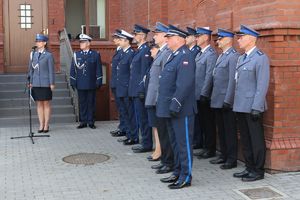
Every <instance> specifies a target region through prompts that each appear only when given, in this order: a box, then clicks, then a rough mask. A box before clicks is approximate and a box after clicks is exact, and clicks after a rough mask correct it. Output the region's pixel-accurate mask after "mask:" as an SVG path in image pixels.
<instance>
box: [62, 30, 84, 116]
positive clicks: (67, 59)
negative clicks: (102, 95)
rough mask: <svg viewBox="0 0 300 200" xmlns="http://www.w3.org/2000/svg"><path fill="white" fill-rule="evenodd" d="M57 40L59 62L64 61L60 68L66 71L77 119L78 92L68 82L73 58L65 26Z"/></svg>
mask: <svg viewBox="0 0 300 200" xmlns="http://www.w3.org/2000/svg"><path fill="white" fill-rule="evenodd" d="M59 40H60V55H61V56H60V57H61V63H64V65H62V70H63V71H65V73H66V77H67V82H68V87H69V89H70V94H71V97H72V103H73V105H74V112H75V115H76V121H79V106H78V94H77V92H76V91H73V90H72V89H71V84H70V68H71V64H72V59H73V49H72V46H71V42H70V40H69V37H68V33H67V30H66V28H64V29H63V30H62V31H61V32H60V34H59Z"/></svg>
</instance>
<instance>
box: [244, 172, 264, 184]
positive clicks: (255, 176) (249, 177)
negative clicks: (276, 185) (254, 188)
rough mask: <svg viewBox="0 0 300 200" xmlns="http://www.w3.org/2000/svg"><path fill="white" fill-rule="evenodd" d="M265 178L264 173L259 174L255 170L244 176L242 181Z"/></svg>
mask: <svg viewBox="0 0 300 200" xmlns="http://www.w3.org/2000/svg"><path fill="white" fill-rule="evenodd" d="M261 179H264V174H258V173H255V172H250V173H248V175H247V176H246V177H243V178H242V181H244V182H252V181H258V180H261Z"/></svg>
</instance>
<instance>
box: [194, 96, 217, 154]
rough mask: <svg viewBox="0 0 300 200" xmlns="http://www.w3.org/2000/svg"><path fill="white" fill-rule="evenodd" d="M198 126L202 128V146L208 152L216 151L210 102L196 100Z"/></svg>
mask: <svg viewBox="0 0 300 200" xmlns="http://www.w3.org/2000/svg"><path fill="white" fill-rule="evenodd" d="M197 106H198V112H199V122H200V127H202V129H203V136H204V144H203V145H204V148H205V149H206V150H208V151H210V152H215V151H216V125H215V118H214V113H213V111H212V109H211V108H210V102H204V103H203V102H200V101H197Z"/></svg>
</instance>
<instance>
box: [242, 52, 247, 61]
mask: <svg viewBox="0 0 300 200" xmlns="http://www.w3.org/2000/svg"><path fill="white" fill-rule="evenodd" d="M246 58H247V54H246V53H245V55H244V59H243V61H245V60H246Z"/></svg>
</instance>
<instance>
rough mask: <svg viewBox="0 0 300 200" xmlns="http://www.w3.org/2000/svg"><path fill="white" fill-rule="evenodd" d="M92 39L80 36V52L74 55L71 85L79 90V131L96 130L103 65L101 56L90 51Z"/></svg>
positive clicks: (84, 35) (83, 35)
mask: <svg viewBox="0 0 300 200" xmlns="http://www.w3.org/2000/svg"><path fill="white" fill-rule="evenodd" d="M91 40H92V38H91V37H90V36H88V35H86V34H81V35H80V36H79V42H80V49H81V50H80V51H77V52H75V53H74V57H73V61H72V65H71V69H70V83H71V86H72V88H74V89H75V88H76V89H77V93H78V101H79V121H80V125H79V126H77V128H78V129H81V128H85V127H87V124H88V125H89V127H90V128H92V129H95V128H96V126H95V125H94V113H95V107H96V88H100V87H101V85H102V63H101V57H100V54H99V53H98V52H97V51H93V50H90V43H91Z"/></svg>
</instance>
